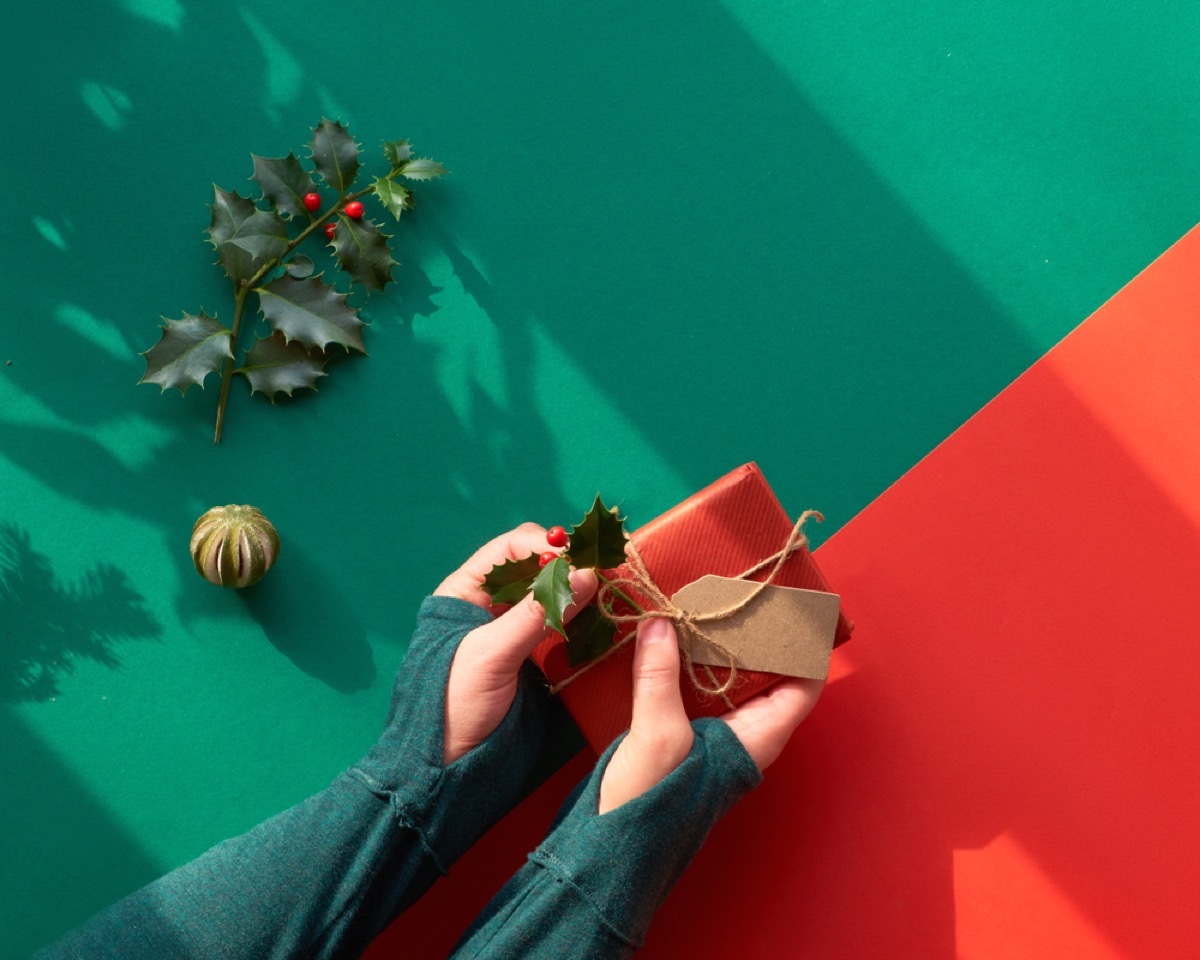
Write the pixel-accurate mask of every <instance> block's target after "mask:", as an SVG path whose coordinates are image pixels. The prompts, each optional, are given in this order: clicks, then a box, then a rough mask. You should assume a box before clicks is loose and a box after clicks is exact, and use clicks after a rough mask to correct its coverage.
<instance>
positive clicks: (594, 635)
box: [483, 496, 636, 667]
mask: <svg viewBox="0 0 1200 960" xmlns="http://www.w3.org/2000/svg"><path fill="white" fill-rule="evenodd" d="M625 519H626V518H624V517H622V516H620V514H619V513H618V511H617V508H615V507H606V506H605V505H604V502H603V501H602V500H601V499H600V497H599V496H597V497H596V499H595V502H594V503H593V504H592V507H591V509H590V510H589V511H588V512H587V514H586V515H585V516H584V518H583V519H582V520H581V521H580V522H579V523H577V524H575V525H574V526H573V527H571V529H570V530H569V531H568V530H566V529H565V528H563V527H551V528H550V530H549V531H548V532H547V535H546V539H547V543H548V545H549V546H552V547H565V548H567V550H569V551H570V552H569V553H567V552H565V551H564V552H563V553H555V552H554V551H552V550H548V551H546V552H544V553H542V554H540V555H539V554H536V553H535V554H531V555H530V556H528V557H523V558H521V559H520V560H506V561H505V562H504V563H501V564H497V565H496V566H494V567H492V569H491V571H490V572H489V573H488V574H487V576H486V577H484V579H483V589H484V591H486V592H487V594H488V596H489V597H491V600H492V603H494V604H512V603H516V602H517V601H519V600H520V599H521V598H522V597H524V596H525V595H526V594H527V593H529V592H531V591H532V593H533V598H534V599H535V600H536V601H537V602H538V603H539V604H541V606H542V609H543V610H545V624H546V626H547V627H548V628H549V629H551V630H554V631H555V632H557V633H558V634H560V635H561V636H562V637H563V638H564V639H565V640H566V642H567V659H568V661H569V662H570V664H571V666H573V667H574V666H579V665H580V664H582V663H586V662H587V661H589V660H593V659H595V658H596V657H598V656H600V655H601V654H603V653H604V652H605V651H607V650H608V649H610V648H611V647H612V646H613V644H614V643H615V641H616V625H615V624H614V623H613V622H612V621H611V620H610V619H608V618H607V617H605V616H604V614H603V613H602V612H601V611H600V609H599V608H598V607H597V606H596V603H595V601H593V602H592V603H590V604H588V605H587V606H586V607H584V608H583V609H582V610H579V611H578V612H577V613H576V614H575V616H574V617H573V618H572V619H571V622H570V623H567V624H564V623H563V614H564V613H565V612H566V609H567V607H568V606H570V605H571V581H570V571H571V567H575V568H576V569H584V568H591V569H593V570H595V571H596V576H597V577H599V578H600V581H601V582H602V583H603V582H606V581H607V580H608V579H609V577H608V576H607V574H608V573H611V571H613V570H615V569H616V568H617V567H619V566H620V565H621V564H623V563H624V562H625V544H626V542H627V541H628V540H629V534H627V533H626V532H625ZM618 595H619V596H620V597H621V599H622V600H624V601H625V602H626V603H628V604H629V605H630V606H633V607H635V608H636V604H634V603H633V601H632V600H630V599H629V598H628V597H626V596H625V595H624V594H620V593H619V592H618Z"/></svg>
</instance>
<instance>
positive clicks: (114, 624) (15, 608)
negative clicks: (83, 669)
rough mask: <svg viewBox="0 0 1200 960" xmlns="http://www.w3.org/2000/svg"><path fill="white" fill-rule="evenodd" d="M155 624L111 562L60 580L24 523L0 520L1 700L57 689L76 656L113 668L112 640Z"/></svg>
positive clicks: (45, 695)
mask: <svg viewBox="0 0 1200 960" xmlns="http://www.w3.org/2000/svg"><path fill="white" fill-rule="evenodd" d="M161 632H162V631H161V628H160V627H159V625H158V622H157V621H156V620H155V619H154V617H153V615H152V614H151V613H150V612H149V611H148V610H147V609H146V607H145V604H144V601H143V599H142V597H141V596H140V595H139V594H138V593H137V592H136V591H135V590H133V588H132V587H131V586H130V584H129V580H128V578H127V577H126V576H125V574H124V573H123V572H122V571H121V570H119V569H118V568H117V567H114V566H112V565H111V564H97V565H95V566H94V567H92V568H91V569H89V570H88V571H87V572H86V573H85V574H84V576H83V578H82V579H81V580H80V581H79V582H78V583H75V584H62V583H60V582H59V581H58V579H57V578H56V577H55V575H54V571H53V570H52V569H51V566H50V561H49V560H48V559H47V557H46V556H45V555H44V554H41V553H38V552H37V551H36V550H35V549H34V548H33V545H32V543H31V540H30V536H29V534H28V533H27V532H26V531H24V530H22V529H21V528H20V527H17V526H16V525H14V524H2V525H0V703H23V702H31V701H40V700H48V699H50V698H51V697H55V696H58V694H59V678H60V677H62V676H64V675H68V674H71V673H73V672H74V671H75V665H76V663H77V662H78V661H81V660H90V661H92V662H94V663H98V664H101V665H102V666H106V667H110V668H112V669H119V668H120V666H121V661H120V658H119V657H118V656H117V652H116V648H117V646H118V645H119V644H122V643H126V642H129V641H134V640H153V639H157V638H158V637H159V636H160V635H161Z"/></svg>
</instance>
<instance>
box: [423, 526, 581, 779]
mask: <svg viewBox="0 0 1200 960" xmlns="http://www.w3.org/2000/svg"><path fill="white" fill-rule="evenodd" d="M546 549H547V547H546V531H545V529H544V528H543V527H539V526H538V525H537V524H536V523H524V524H522V525H521V526H519V527H517V528H516V529H515V530H510V531H509V532H508V533H504V534H501V535H500V536H498V537H496V539H494V540H492V541H490V542H488V543H486V544H484V545H483V546H482V547H480V548H479V550H477V551H476V552H475V554H474V555H473V556H472V557H471V558H470V559H469V560H468V561H467V562H466V563H464V564H463V565H462V566H461V567H459V569H458V570H456V571H455V572H454V573H452V574H450V576H448V577H447V578H446V579H445V580H443V581H442V584H441V586H439V587H438V588H437V590H435V591H434V596H439V597H457V598H458V599H460V600H465V601H467V602H468V603H473V604H475V605H476V606H477V607H482V608H483V609H485V610H489V611H491V612H492V613H496V614H499V616H497V618H496V619H495V620H493V621H492V622H491V623H488V624H485V625H484V626H482V627H477V628H476V629H474V630H472V631H471V632H470V633H468V634H467V635H466V636H465V637H463V640H462V643H460V644H459V646H458V651H457V652H456V653H455V655H454V661H453V663H452V664H451V667H450V679H449V681H448V682H447V685H446V717H445V735H444V741H443V762H444V763H445V764H447V765H449V764H451V763H453V762H454V761H455V760H457V759H458V758H459V757H462V756H465V755H466V754H467V753H469V752H470V751H471V750H473V749H474V748H475V747H477V746H478V745H479V744H481V743H482V742H483V741H484V740H486V739H487V738H488V736H489V735H490V734H491V733H492V731H493V730H495V729H496V727H498V726H499V725H500V721H501V720H503V719H504V716H505V714H507V713H508V709H509V707H511V706H512V702H513V697H514V696H515V695H516V692H517V672H518V671H519V670H520V669H521V664H522V663H524V662H525V658H526V657H528V656H529V654H530V652H532V650H533V648H534V647H536V646H537V645H538V644H539V643H541V642H542V640H544V639H545V637H546V626H545V619H544V618H545V612H544V611H543V609H542V606H541V604H539V603H536V602H535V601H534V599H533V596H532V594H527V595H526V596H525V597H523V598H522V599H521V601H520V602H519V603H516V604H514V605H513V606H512V607H511V608H509V609H507V610H506V611H505V610H504V608H503V607H495V606H493V605H492V602H491V598H490V597H489V596H488V595H487V593H486V592H485V591H484V589H483V578H484V577H485V576H487V574H488V572H489V571H490V570H491V569H492V567H494V566H495V565H496V564H499V563H503V562H504V561H505V560H521V559H524V558H525V557H528V556H529V555H530V554H531V553H542V552H544V551H545V550H546ZM571 591H572V593H573V595H574V602H573V603H572V604H571V606H570V607H569V608H568V609H567V612H566V614H565V615H564V620H570V618H571V617H572V616H573V615H574V613H575V611H576V610H578V609H579V608H580V607H582V606H583V605H584V604H586V603H587V602H588V600H590V599H591V597H592V594H593V593H595V591H596V575H595V574H594V573H593V572H592V571H591V570H573V571H571ZM502 611H503V612H502Z"/></svg>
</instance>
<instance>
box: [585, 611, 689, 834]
mask: <svg viewBox="0 0 1200 960" xmlns="http://www.w3.org/2000/svg"><path fill="white" fill-rule="evenodd" d="M694 736H695V735H694V733H693V732H692V725H691V723H690V722H689V720H688V718H687V712H686V711H685V710H684V707H683V694H682V692H681V691H680V689H679V642H678V641H677V640H676V637H675V628H674V627H672V626H671V624H670V623H668V622H667V621H666V620H663V619H661V618H655V619H653V620H645V621H643V622H642V623H641V624H640V625H639V627H638V636H637V647H636V649H635V650H634V654H633V722H632V724H631V725H630V728H629V736H627V737H626V738H625V739H624V740H622V741H621V743H620V744H619V745H618V746H617V749H616V752H615V753H613V755H612V757H611V758H610V760H609V762H608V767H607V769H606V770H605V771H604V777H603V779H602V780H601V781H600V797H599V803H598V809H599V812H600V813H607V812H608V811H610V810H615V809H616V808H617V807H619V806H621V805H622V804H623V803H627V802H628V801H630V800H632V799H633V798H634V797H639V796H641V795H642V794H643V793H645V792H646V791H647V790H649V789H650V788H651V787H653V786H654V785H655V784H657V783H658V782H660V781H661V780H662V779H663V777H665V776H667V775H668V774H669V773H670V772H671V771H672V770H674V769H675V768H676V767H677V766H679V764H680V763H682V762H683V759H684V758H685V757H686V756H687V755H688V751H690V750H691V749H692V741H693V739H694Z"/></svg>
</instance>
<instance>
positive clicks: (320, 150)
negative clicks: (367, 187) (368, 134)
mask: <svg viewBox="0 0 1200 960" xmlns="http://www.w3.org/2000/svg"><path fill="white" fill-rule="evenodd" d="M308 149H309V151H310V152H311V153H312V158H313V163H314V164H315V165H316V168H317V173H319V174H320V175H321V178H322V179H323V180H324V181H325V182H326V183H327V184H329V185H330V186H331V187H333V189H334V190H336V191H337V192H338V193H345V192H346V191H347V190H348V189H349V188H350V184H352V183H353V182H354V178H355V177H356V176H358V154H359V146H358V143H357V142H356V141H355V139H354V138H353V137H352V136H350V132H349V131H348V130H347V129H346V128H345V127H344V126H342V125H341V124H340V123H335V122H334V121H332V120H329V119H322V120H321V122H320V123H319V124H317V126H316V127H314V128H313V138H312V140H311V141H310V142H309V145H308Z"/></svg>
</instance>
